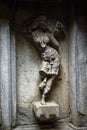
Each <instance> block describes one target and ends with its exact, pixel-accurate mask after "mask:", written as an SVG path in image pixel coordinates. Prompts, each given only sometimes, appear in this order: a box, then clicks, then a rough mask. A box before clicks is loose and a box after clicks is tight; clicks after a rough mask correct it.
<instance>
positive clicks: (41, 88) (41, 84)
mask: <svg viewBox="0 0 87 130" xmlns="http://www.w3.org/2000/svg"><path fill="white" fill-rule="evenodd" d="M45 86H46V84H45V83H44V82H41V83H40V85H39V89H40V90H43V89H44V87H45Z"/></svg>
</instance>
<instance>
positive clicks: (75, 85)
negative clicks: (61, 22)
mask: <svg viewBox="0 0 87 130" xmlns="http://www.w3.org/2000/svg"><path fill="white" fill-rule="evenodd" d="M71 29H72V30H70V31H71V41H70V46H69V79H70V106H71V115H72V116H71V117H72V120H73V123H74V124H75V125H77V126H87V115H86V111H87V102H86V100H87V93H86V89H87V78H85V77H87V69H86V67H87V65H86V59H87V44H86V40H87V38H86V35H87V26H86V23H85V17H82V16H79V17H78V20H77V22H74V23H73V26H72V27H71Z"/></svg>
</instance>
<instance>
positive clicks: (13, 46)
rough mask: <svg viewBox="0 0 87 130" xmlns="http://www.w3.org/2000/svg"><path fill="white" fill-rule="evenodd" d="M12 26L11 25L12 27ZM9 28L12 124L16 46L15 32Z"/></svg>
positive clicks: (14, 120) (14, 105)
mask: <svg viewBox="0 0 87 130" xmlns="http://www.w3.org/2000/svg"><path fill="white" fill-rule="evenodd" d="M12 28H13V27H12ZM12 28H10V29H11V33H10V34H11V35H10V42H11V91H12V93H11V94H12V97H11V98H12V105H11V107H12V108H11V110H12V111H11V118H12V119H11V120H12V126H13V127H14V126H15V124H16V104H17V103H16V102H17V91H16V47H15V32H14V29H12Z"/></svg>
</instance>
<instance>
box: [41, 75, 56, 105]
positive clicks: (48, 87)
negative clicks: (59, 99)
mask: <svg viewBox="0 0 87 130" xmlns="http://www.w3.org/2000/svg"><path fill="white" fill-rule="evenodd" d="M55 77H56V75H53V76H52V77H51V78H49V79H48V80H47V83H46V87H45V88H44V91H43V95H42V99H41V104H43V105H44V104H45V98H46V94H47V93H48V92H49V91H50V89H51V86H52V83H53V81H54V79H55Z"/></svg>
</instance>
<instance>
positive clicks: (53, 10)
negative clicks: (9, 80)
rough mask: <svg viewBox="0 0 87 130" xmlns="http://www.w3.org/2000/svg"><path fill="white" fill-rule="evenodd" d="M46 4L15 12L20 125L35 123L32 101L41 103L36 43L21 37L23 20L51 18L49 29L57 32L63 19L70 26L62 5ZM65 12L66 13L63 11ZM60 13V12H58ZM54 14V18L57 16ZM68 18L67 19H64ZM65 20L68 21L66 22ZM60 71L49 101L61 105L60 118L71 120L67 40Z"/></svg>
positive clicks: (23, 8) (63, 49) (63, 47)
mask: <svg viewBox="0 0 87 130" xmlns="http://www.w3.org/2000/svg"><path fill="white" fill-rule="evenodd" d="M46 6H47V5H46V4H41V5H38V4H36V6H35V5H33V4H32V5H30V6H26V5H23V6H18V8H17V11H16V23H15V25H16V26H15V28H16V49H17V124H18V125H20V124H34V123H35V122H36V121H35V117H34V115H33V112H32V102H33V101H39V100H40V92H39V88H38V83H39V81H40V77H39V72H38V71H39V66H40V61H41V60H40V57H39V55H38V52H37V50H36V49H35V48H34V46H33V43H31V42H30V41H29V40H28V39H26V38H25V37H24V36H23V35H22V34H21V28H20V25H21V23H22V22H23V20H24V19H29V20H32V18H33V17H35V16H39V15H41V14H44V15H46V16H47V18H48V22H49V28H51V30H53V29H54V27H55V24H56V21H57V20H60V21H61V22H62V23H63V24H64V25H65V27H66V26H67V21H68V19H67V14H66V12H65V11H66V9H65V10H64V9H63V8H62V6H61V5H60V6H57V5H56V4H54V5H52V4H51V5H49V7H48V6H47V7H46ZM62 9H63V10H62ZM57 10H60V11H57ZM54 14H55V15H54ZM65 15H66V17H65ZM65 19H66V21H65ZM60 53H61V68H60V74H59V76H58V77H57V80H56V83H55V85H54V86H53V88H52V90H51V92H50V94H49V96H48V101H55V102H57V103H58V104H59V106H60V117H59V118H60V119H63V120H67V118H69V112H70V109H69V91H68V90H69V89H68V88H69V84H68V43H67V37H66V39H65V40H64V41H62V42H60Z"/></svg>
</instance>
